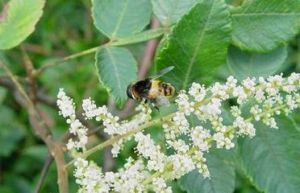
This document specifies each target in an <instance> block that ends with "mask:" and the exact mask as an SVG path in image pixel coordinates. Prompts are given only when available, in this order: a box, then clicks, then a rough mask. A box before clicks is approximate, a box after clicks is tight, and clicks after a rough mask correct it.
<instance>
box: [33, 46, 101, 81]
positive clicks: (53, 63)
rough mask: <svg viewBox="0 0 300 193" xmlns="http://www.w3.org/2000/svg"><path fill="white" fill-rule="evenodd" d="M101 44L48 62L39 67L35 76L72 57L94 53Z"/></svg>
mask: <svg viewBox="0 0 300 193" xmlns="http://www.w3.org/2000/svg"><path fill="white" fill-rule="evenodd" d="M99 47H100V46H97V47H94V48H90V49H88V50H84V51H82V52H79V53H76V54H72V55H70V56H67V57H64V58H62V59H60V60H57V61H55V62H52V63H47V64H45V65H43V66H42V67H41V68H39V69H37V70H36V71H35V73H34V76H38V75H39V74H41V73H42V72H43V71H44V70H46V69H47V68H50V67H53V66H56V65H59V64H61V63H64V62H67V61H69V60H72V59H75V58H78V57H80V56H84V55H87V54H90V53H94V52H96V51H97V49H98V48H99Z"/></svg>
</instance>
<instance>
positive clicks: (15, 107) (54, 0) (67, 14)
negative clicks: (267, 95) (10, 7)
mask: <svg viewBox="0 0 300 193" xmlns="http://www.w3.org/2000/svg"><path fill="white" fill-rule="evenodd" d="M19 1H20V2H22V1H21V0H19ZM7 2H8V1H7V0H0V8H1V10H2V9H3V8H4V5H5V3H7ZM16 2H18V0H16ZM20 2H19V3H20ZM24 2H26V3H32V2H33V4H34V5H36V6H37V7H39V6H40V7H41V6H43V1H42V0H40V1H27V0H26V1H24ZM37 2H39V3H40V5H39V3H37ZM120 2H121V3H120ZM125 2H127V4H126V6H125V5H123V3H125ZM174 4H176V5H177V6H174ZM241 4H242V0H227V1H223V0H187V1H179V0H178V1H177V0H152V1H150V0H128V1H123V0H122V1H121V0H93V1H89V0H77V1H65V0H51V1H47V2H46V4H45V7H44V11H43V14H42V16H41V18H40V21H39V22H38V23H37V24H36V26H35V23H32V22H33V21H32V19H31V18H30V17H29V19H26V21H27V22H29V23H28V24H27V23H26V22H25V23H23V24H22V26H21V27H22V28H20V27H18V28H16V24H14V22H18V21H19V20H20V19H19V18H18V17H15V18H14V17H12V18H13V19H12V23H13V25H12V26H9V27H10V28H6V27H5V26H4V27H3V25H4V24H3V25H2V24H1V22H0V49H3V50H2V51H0V58H1V60H3V61H5V62H6V63H7V64H8V66H9V68H10V69H11V70H12V71H13V72H14V73H15V74H16V75H17V76H19V77H20V80H21V81H22V77H24V76H26V71H25V70H24V66H23V65H22V64H23V63H24V58H23V57H24V56H23V54H22V49H21V47H22V48H23V49H24V50H26V52H27V53H28V55H29V57H30V59H31V60H32V61H33V63H34V66H35V68H37V69H38V68H40V67H42V66H44V65H46V64H48V63H49V62H53V61H55V60H57V59H60V58H62V57H64V56H68V55H71V54H74V53H79V52H82V51H84V50H88V49H90V48H95V47H97V46H99V45H104V46H103V47H101V48H97V51H96V52H95V53H96V56H95V53H94V52H93V54H88V55H84V56H82V57H78V58H76V59H74V60H68V61H66V62H64V63H63V64H60V65H57V66H54V67H51V68H48V69H47V70H45V71H43V72H42V73H41V74H40V75H39V76H38V79H37V83H38V85H39V89H40V90H39V91H40V92H41V93H43V94H45V95H46V96H47V97H48V98H47V99H49V100H48V103H49V104H48V105H46V104H43V103H39V104H38V105H39V107H40V109H41V110H42V112H43V114H44V115H45V119H46V120H47V124H48V125H49V126H50V128H51V131H52V133H53V134H54V137H55V138H57V139H58V138H60V137H61V135H62V134H63V133H64V132H65V131H66V130H67V126H66V124H65V123H64V120H63V119H62V118H61V117H59V116H58V112H57V109H55V108H53V106H55V96H56V94H57V92H58V90H59V88H65V90H66V91H67V93H68V94H69V95H70V96H72V97H73V98H74V100H75V103H77V104H80V102H81V100H82V99H83V98H86V97H91V98H93V99H94V100H96V102H97V104H98V105H103V104H107V103H108V102H107V101H111V100H114V101H115V102H116V103H117V104H118V105H117V106H116V112H117V111H118V108H123V107H122V105H123V104H124V103H125V102H126V99H127V97H126V95H125V89H126V87H127V85H128V83H129V82H131V81H133V80H135V79H136V78H137V76H136V71H137V69H138V66H137V63H138V61H140V60H141V58H142V57H143V52H144V48H145V44H146V43H145V42H142V41H146V40H149V39H150V38H151V37H153V38H154V37H158V36H160V35H162V34H165V35H164V36H163V37H161V42H160V45H159V47H158V50H157V51H156V57H155V59H154V60H155V61H154V63H155V64H153V65H152V68H151V72H154V71H156V70H159V69H163V68H165V67H166V66H170V65H174V66H175V70H174V71H172V72H171V73H169V74H167V75H166V76H165V77H164V78H165V80H167V81H169V82H171V83H172V84H174V85H175V86H176V87H177V89H181V88H187V87H188V86H189V84H190V83H191V82H193V81H196V82H201V83H205V84H207V85H209V84H211V83H212V82H215V81H224V80H225V79H226V77H227V76H229V75H234V76H236V77H237V79H238V80H242V79H244V78H246V77H248V76H255V77H258V76H268V75H272V74H275V73H283V74H284V75H289V74H290V73H292V72H300V36H299V29H300V1H299V0H247V1H246V0H245V2H244V4H243V5H242V6H240V7H239V5H241ZM24 6H25V7H26V5H24ZM27 6H28V4H27ZM124 7H126V8H124ZM191 8H192V9H191ZM36 9H39V8H36ZM119 10H122V12H121V13H122V14H121V15H120V12H119ZM132 10H136V11H132ZM15 12H16V13H18V12H22V13H23V14H25V15H28V13H29V12H32V10H30V9H28V10H27V9H22V10H16V11H15ZM27 12H28V13H27ZM32 14H34V15H33V16H32V17H33V18H37V17H38V16H39V15H41V12H40V11H36V12H33V13H32ZM17 15H18V14H17ZM154 15H155V16H156V17H157V18H158V19H159V20H160V22H161V24H162V27H161V28H160V29H158V30H150V26H149V23H150V19H151V18H152V17H154ZM19 17H20V18H22V17H24V16H23V15H19ZM0 18H1V17H0ZM0 21H1V20H0ZM34 26H35V27H34ZM5 28H6V29H7V30H8V31H5V30H1V29H5ZM23 28H24V29H23ZM145 30H149V31H145ZM19 31H20V32H23V33H21V35H20V34H19V33H17V32H19ZM33 31H34V32H33ZM31 32H33V33H32V34H31V35H30V36H29V37H28V38H27V39H26V40H25V41H24V42H22V43H21V45H18V44H19V43H20V42H21V41H23V40H24V39H25V38H26V37H27V36H28V35H29V34H30V33H31ZM3 37H4V38H3ZM129 43H130V44H129ZM133 43H134V44H133ZM116 46H121V47H116ZM8 48H12V49H9V50H6V49H8ZM111 66H115V68H112V67H111ZM1 77H5V73H4V72H3V71H2V69H0V78H1ZM99 79H100V82H99ZM299 114H300V112H299V110H298V111H297V112H296V113H294V114H293V115H291V116H290V117H279V128H280V129H279V130H278V131H273V130H269V129H268V128H265V127H263V126H261V125H257V128H258V129H257V131H258V132H257V136H256V137H255V138H254V139H239V140H238V141H237V144H238V145H237V147H236V148H235V149H234V150H232V151H225V150H213V151H211V152H210V153H209V155H207V159H208V166H209V167H210V169H211V173H212V178H211V179H210V180H209V179H203V177H202V176H201V175H199V174H198V173H197V172H196V171H195V172H192V173H190V174H188V175H186V176H184V177H183V178H182V179H180V180H178V181H175V182H172V183H171V184H172V186H173V190H174V192H178V193H180V192H195V193H196V192H199V193H202V192H203V193H210V192H213V193H232V192H235V193H261V192H266V193H297V192H299V190H300V170H299V168H300V154H299V147H300V128H299V124H300V115H299ZM151 135H152V136H153V137H154V138H155V139H156V140H157V141H159V140H160V139H161V138H162V136H161V129H160V128H154V129H153V130H151ZM101 140H102V139H101V137H99V136H95V137H93V138H92V139H91V141H92V143H93V144H95V143H99V141H101ZM133 154H134V151H133V144H132V143H128V144H127V146H126V147H125V149H124V150H123V151H122V153H121V155H120V156H119V157H118V158H117V160H116V162H115V164H114V169H116V168H118V167H121V166H122V164H123V163H124V160H125V158H126V157H128V155H133ZM103 156H104V152H97V153H96V154H94V155H93V157H92V159H94V160H96V161H97V162H98V163H99V165H101V164H103ZM46 157H47V148H46V146H45V145H44V143H43V142H42V141H41V140H39V139H38V138H37V137H36V136H35V135H34V133H33V131H32V128H31V126H30V124H29V121H28V117H27V112H26V109H23V108H21V107H20V105H19V104H18V102H17V101H16V99H15V95H14V93H12V92H10V90H9V89H7V87H5V86H3V85H1V87H0V192H1V193H2V192H3V193H13V192H18V193H28V192H33V190H34V188H35V186H36V183H37V181H38V179H39V177H40V171H41V168H42V167H43V164H44V161H45V159H46ZM56 175H57V174H56V168H55V164H52V165H51V167H50V169H49V172H48V175H47V176H46V180H45V183H44V185H43V188H42V192H45V193H46V192H47V193H48V192H58V189H57V184H56V181H57V176H56ZM70 176H72V175H70ZM70 178H71V179H70V180H69V182H70V192H75V191H76V190H77V187H76V185H75V181H74V179H72V177H70Z"/></svg>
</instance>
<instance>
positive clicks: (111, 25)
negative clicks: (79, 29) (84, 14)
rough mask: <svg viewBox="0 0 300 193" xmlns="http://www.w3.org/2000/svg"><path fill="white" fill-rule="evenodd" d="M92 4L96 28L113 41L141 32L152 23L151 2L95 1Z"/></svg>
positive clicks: (145, 0) (128, 0)
mask: <svg viewBox="0 0 300 193" xmlns="http://www.w3.org/2000/svg"><path fill="white" fill-rule="evenodd" d="M92 3H93V7H92V15H93V18H94V24H95V26H96V28H97V29H98V30H100V31H101V32H102V33H103V34H105V35H106V36H108V37H109V38H111V39H115V38H116V37H126V36H129V35H131V34H134V33H137V32H140V31H141V30H142V29H143V28H144V27H145V26H146V25H147V24H148V23H149V21H150V17H151V3H150V1H149V0H122V1H120V0H93V1H92Z"/></svg>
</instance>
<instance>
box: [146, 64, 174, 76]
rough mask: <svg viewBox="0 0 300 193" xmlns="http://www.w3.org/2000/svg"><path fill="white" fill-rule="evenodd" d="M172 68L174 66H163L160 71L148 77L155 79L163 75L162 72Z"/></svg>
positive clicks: (165, 72)
mask: <svg viewBox="0 0 300 193" xmlns="http://www.w3.org/2000/svg"><path fill="white" fill-rule="evenodd" d="M173 68H174V66H169V67H167V68H164V69H162V70H161V71H159V72H158V73H157V74H156V75H153V76H150V78H151V79H157V78H159V77H161V76H163V75H164V74H167V73H168V72H170V71H171V70H173Z"/></svg>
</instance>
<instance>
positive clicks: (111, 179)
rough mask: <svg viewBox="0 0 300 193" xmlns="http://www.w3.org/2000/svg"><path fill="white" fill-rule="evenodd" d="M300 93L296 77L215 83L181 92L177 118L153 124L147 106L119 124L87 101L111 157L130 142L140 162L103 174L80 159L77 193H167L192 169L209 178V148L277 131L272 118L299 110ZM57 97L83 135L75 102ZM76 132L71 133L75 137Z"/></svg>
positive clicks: (130, 161) (86, 110)
mask: <svg viewBox="0 0 300 193" xmlns="http://www.w3.org/2000/svg"><path fill="white" fill-rule="evenodd" d="M299 89H300V74H296V73H293V74H291V75H290V76H289V77H287V78H284V77H282V75H276V76H271V77H269V78H266V79H265V78H258V79H255V78H247V79H245V80H244V81H242V82H241V84H239V83H238V81H237V80H236V79H235V78H233V77H229V78H228V79H227V81H226V83H225V84H221V83H215V84H214V85H212V86H211V87H208V88H205V87H204V86H203V85H200V84H198V83H193V84H192V86H191V87H190V89H189V90H188V91H187V92H186V91H180V92H179V95H178V96H177V98H176V100H175V103H176V105H177V111H176V112H174V113H171V114H168V115H166V116H164V117H162V118H159V119H155V120H151V115H150V114H151V109H150V108H148V107H146V106H145V105H140V106H139V107H138V108H137V111H139V113H138V114H136V115H135V116H134V117H133V118H132V119H131V120H130V121H119V118H118V117H116V116H113V115H112V114H110V113H109V112H108V111H107V108H106V107H105V106H103V107H97V106H96V105H95V102H93V101H92V100H91V99H86V100H84V101H83V105H82V107H83V110H84V115H85V117H86V118H87V119H91V118H95V119H96V120H97V121H102V124H103V126H104V131H105V132H107V133H108V134H109V135H111V136H112V137H113V136H119V137H120V138H119V139H118V140H116V141H114V144H113V150H112V152H113V154H114V155H117V154H118V153H119V151H120V150H121V147H122V144H123V143H124V142H125V141H126V140H128V139H131V138H134V140H135V141H136V142H137V146H136V152H137V153H138V155H139V158H138V159H137V160H133V159H132V158H128V160H127V163H126V164H125V165H124V167H123V168H121V169H119V170H118V171H116V172H106V173H105V174H103V173H102V171H101V169H100V168H98V167H97V166H96V165H95V164H94V163H93V162H90V163H89V162H88V161H86V160H82V159H78V161H77V162H76V164H75V166H76V170H75V177H76V179H77V183H78V184H79V185H80V187H81V189H80V191H79V192H82V193H84V192H111V191H113V192H147V191H148V190H151V191H155V192H165V193H170V192H172V190H171V188H170V187H169V186H168V181H170V180H173V179H178V178H180V177H181V176H183V175H185V174H187V173H188V172H190V171H192V170H194V169H197V170H198V171H199V172H200V173H202V174H203V176H204V177H210V173H209V170H208V167H207V165H206V159H205V154H206V153H209V150H210V148H211V147H216V148H224V149H231V148H233V147H234V142H233V139H234V138H236V137H239V136H242V137H254V136H255V133H256V129H255V127H254V122H256V121H261V122H263V123H264V124H266V125H268V126H269V127H271V128H277V124H276V121H275V115H278V114H281V113H285V114H288V113H290V112H291V111H292V110H294V109H296V108H299V107H300V94H299ZM58 96H59V97H58V98H59V99H58V105H59V107H60V114H61V115H63V116H64V117H65V118H68V120H71V121H67V122H69V123H70V125H71V128H72V127H74V128H80V129H82V125H81V124H79V123H78V122H77V121H76V119H75V110H74V105H73V101H72V100H71V99H70V98H69V97H67V96H65V94H64V93H62V92H61V91H60V93H59V95H58ZM228 99H231V102H232V101H235V103H236V104H235V105H233V106H231V109H230V111H226V110H225V108H224V107H223V104H224V103H227V102H228ZM242 105H245V106H247V108H245V109H246V112H244V111H245V110H243V112H242V111H241V110H240V107H241V106H242ZM224 113H226V116H225V114H224ZM71 118H72V119H71ZM152 121H153V122H155V123H156V124H157V123H160V124H162V127H163V132H164V134H165V139H166V144H167V145H166V147H167V148H169V149H172V150H173V151H169V152H172V153H170V154H166V153H165V152H164V151H163V150H162V149H161V147H160V146H159V145H157V144H156V143H155V142H154V141H153V140H152V138H151V136H150V135H149V134H144V133H143V132H142V131H143V130H144V129H146V128H147V127H148V126H149V125H151V124H150V123H151V122H152ZM72 124H74V125H75V126H72ZM76 125H77V126H76ZM80 129H79V130H80ZM75 130H76V132H75ZM77 130H78V129H74V133H76V134H77V135H78V136H79V134H78V132H77ZM89 184H90V186H88V185H89Z"/></svg>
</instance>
